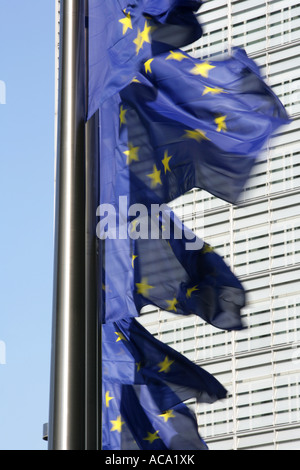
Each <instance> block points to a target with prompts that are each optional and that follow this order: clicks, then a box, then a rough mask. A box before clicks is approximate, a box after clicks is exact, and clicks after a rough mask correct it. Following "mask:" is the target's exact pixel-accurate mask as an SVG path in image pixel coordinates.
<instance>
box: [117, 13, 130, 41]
mask: <svg viewBox="0 0 300 470" xmlns="http://www.w3.org/2000/svg"><path fill="white" fill-rule="evenodd" d="M124 14H125V18H122V19H121V20H119V23H122V25H123V36H124V34H125V33H126V32H127V29H128V28H130V29H132V23H131V17H130V13H126V11H125V10H124Z"/></svg>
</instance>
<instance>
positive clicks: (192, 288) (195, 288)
mask: <svg viewBox="0 0 300 470" xmlns="http://www.w3.org/2000/svg"><path fill="white" fill-rule="evenodd" d="M195 290H198V286H194V287H190V288H189V289H187V291H186V296H187V298H188V299H189V298H190V297H191V296H192V292H194V291H195Z"/></svg>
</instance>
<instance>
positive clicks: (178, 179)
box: [116, 49, 289, 204]
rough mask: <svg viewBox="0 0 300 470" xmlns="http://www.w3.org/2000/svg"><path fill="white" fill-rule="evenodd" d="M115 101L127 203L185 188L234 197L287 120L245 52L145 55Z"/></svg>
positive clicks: (166, 197)
mask: <svg viewBox="0 0 300 470" xmlns="http://www.w3.org/2000/svg"><path fill="white" fill-rule="evenodd" d="M120 97H121V102H120V105H119V116H120V123H119V127H120V132H119V139H118V140H119V144H118V145H117V147H116V148H117V149H118V151H119V154H120V156H119V158H120V157H121V156H123V159H124V155H127V156H128V158H127V160H126V163H127V166H126V165H124V169H123V174H124V177H125V173H128V167H129V173H130V195H131V204H133V203H136V202H138V203H143V204H150V203H167V202H169V201H171V200H173V199H175V198H177V197H178V196H180V195H182V194H184V193H186V192H187V191H189V190H190V189H192V188H195V187H197V188H201V189H204V190H206V191H208V192H210V193H211V194H213V195H215V196H217V197H219V198H221V199H223V200H225V201H228V202H230V203H233V204H235V203H237V202H238V199H239V196H240V194H241V192H242V191H243V188H244V186H245V183H246V181H247V179H248V178H249V175H250V173H251V170H252V167H253V165H254V163H255V161H256V159H257V157H258V155H259V152H260V150H262V148H263V147H264V145H266V142H267V141H268V139H269V138H270V137H271V136H272V134H273V133H274V132H275V131H276V130H277V129H278V128H279V127H280V126H282V125H284V124H287V123H288V122H289V118H288V115H287V113H286V111H285V109H284V107H283V105H282V104H281V102H280V101H279V99H278V98H277V97H276V95H275V94H274V93H273V92H272V90H271V88H270V87H269V86H268V85H267V84H266V83H265V82H264V80H263V79H262V77H261V76H260V73H259V70H258V67H257V66H256V64H255V63H254V62H253V61H252V60H251V59H249V58H248V57H247V55H246V53H245V51H243V50H241V49H237V50H235V52H234V54H233V56H230V57H228V58H226V59H224V60H205V61H203V60H199V59H195V58H192V57H191V56H189V55H188V54H186V53H183V52H182V51H178V50H177V51H170V52H168V53H164V54H160V55H159V56H157V57H153V58H151V59H150V60H148V61H147V62H145V64H144V67H143V69H142V70H141V73H139V74H137V75H136V77H135V79H134V80H133V82H132V83H131V84H130V85H129V86H127V87H126V88H124V89H123V90H122V91H121V93H120Z"/></svg>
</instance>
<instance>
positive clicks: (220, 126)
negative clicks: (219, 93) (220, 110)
mask: <svg viewBox="0 0 300 470" xmlns="http://www.w3.org/2000/svg"><path fill="white" fill-rule="evenodd" d="M226 118H227V115H225V116H219V117H217V118H216V119H215V123H216V124H217V125H218V127H217V132H221V131H226V130H227V126H226V122H225V119H226Z"/></svg>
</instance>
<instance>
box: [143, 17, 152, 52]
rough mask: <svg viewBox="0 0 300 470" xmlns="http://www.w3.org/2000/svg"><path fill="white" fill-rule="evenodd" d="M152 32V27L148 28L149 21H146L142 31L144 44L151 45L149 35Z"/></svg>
mask: <svg viewBox="0 0 300 470" xmlns="http://www.w3.org/2000/svg"><path fill="white" fill-rule="evenodd" d="M150 32H151V26H148V23H147V20H146V21H145V25H144V29H143V31H142V33H141V34H142V39H143V44H144V42H148V43H149V44H150V42H151V40H150V35H149V33H150ZM143 44H142V47H143Z"/></svg>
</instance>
